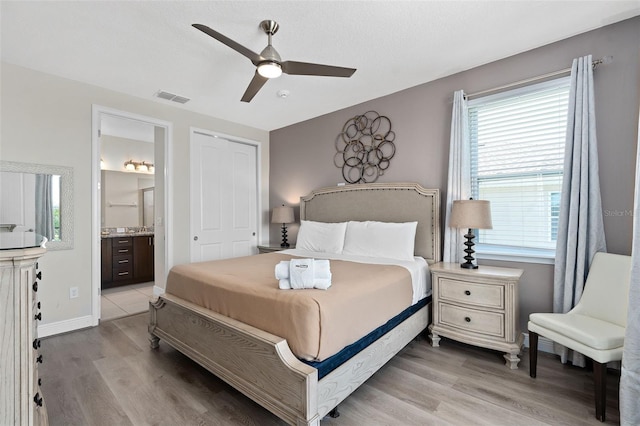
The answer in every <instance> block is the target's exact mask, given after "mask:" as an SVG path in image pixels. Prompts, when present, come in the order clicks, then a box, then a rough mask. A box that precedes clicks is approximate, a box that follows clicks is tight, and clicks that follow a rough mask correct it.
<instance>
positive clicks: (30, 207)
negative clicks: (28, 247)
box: [0, 161, 73, 250]
mask: <svg viewBox="0 0 640 426" xmlns="http://www.w3.org/2000/svg"><path fill="white" fill-rule="evenodd" d="M20 231H32V232H35V233H37V234H40V235H43V236H45V237H46V238H47V240H48V242H47V245H46V247H47V249H50V250H59V249H71V248H73V169H72V168H71V167H64V166H49V165H43V164H32V163H17V162H12V161H0V232H20Z"/></svg>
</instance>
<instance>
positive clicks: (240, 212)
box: [191, 132, 258, 262]
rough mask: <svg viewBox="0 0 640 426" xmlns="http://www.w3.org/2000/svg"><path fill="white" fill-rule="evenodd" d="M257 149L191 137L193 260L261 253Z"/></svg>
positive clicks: (226, 140)
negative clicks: (258, 221)
mask: <svg viewBox="0 0 640 426" xmlns="http://www.w3.org/2000/svg"><path fill="white" fill-rule="evenodd" d="M256 151H257V149H256V146H254V145H249V144H245V143H241V142H234V141H231V140H228V139H224V138H221V137H214V136H211V135H207V134H202V133H197V132H194V133H192V137H191V261H192V262H201V261H205V260H215V259H226V258H230V257H238V256H248V255H250V254H254V253H256V250H257V243H258V238H257V227H258V225H257V217H258V216H257V194H258V188H257V185H258V175H257V163H256V159H257V155H256Z"/></svg>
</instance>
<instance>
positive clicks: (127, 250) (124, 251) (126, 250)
mask: <svg viewBox="0 0 640 426" xmlns="http://www.w3.org/2000/svg"><path fill="white" fill-rule="evenodd" d="M132 254H133V247H132V246H128V247H127V246H124V247H117V246H114V247H113V258H114V259H115V258H116V257H117V256H123V255H132Z"/></svg>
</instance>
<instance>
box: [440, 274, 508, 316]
mask: <svg viewBox="0 0 640 426" xmlns="http://www.w3.org/2000/svg"><path fill="white" fill-rule="evenodd" d="M438 292H439V293H438V297H439V298H440V299H441V300H448V301H452V302H461V303H465V304H467V305H474V306H480V307H483V308H494V309H504V287H503V286H501V285H495V284H481V283H471V282H468V281H459V280H453V279H449V278H440V282H439V285H438Z"/></svg>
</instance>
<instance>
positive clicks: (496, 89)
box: [466, 56, 613, 99]
mask: <svg viewBox="0 0 640 426" xmlns="http://www.w3.org/2000/svg"><path fill="white" fill-rule="evenodd" d="M612 62H613V56H603V57H602V58H600V59H596V60H595V61H593V62H591V66H592V67H593V69H596V67H597V66H598V65H606V64H610V63H612ZM570 72H571V68H565V69H562V70H559V71H553V72H550V73H547V74H542V75H539V76H537V77H531V78H527V79H525V80H520V81H516V82H513V83H509V84H505V85H504V86H498V87H494V88H492V89H487V90H481V91H479V92H475V93H471V94H469V95H466V98H467V99H469V98H472V97H476V96H480V95H486V94H487V93H493V92H499V91H502V90H505V89H510V88H512V87H516V86H522V85H524V84H529V83H535V82H537V81H543V80H547V79H550V78H552V77H556V76H559V75H563V74H569V73H570Z"/></svg>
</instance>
